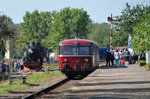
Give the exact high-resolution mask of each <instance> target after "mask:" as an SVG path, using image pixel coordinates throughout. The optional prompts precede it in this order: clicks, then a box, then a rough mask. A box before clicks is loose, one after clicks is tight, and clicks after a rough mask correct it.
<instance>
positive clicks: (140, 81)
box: [62, 65, 150, 99]
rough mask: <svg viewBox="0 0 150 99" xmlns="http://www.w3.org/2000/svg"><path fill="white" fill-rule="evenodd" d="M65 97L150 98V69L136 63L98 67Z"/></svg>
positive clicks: (71, 98)
mask: <svg viewBox="0 0 150 99" xmlns="http://www.w3.org/2000/svg"><path fill="white" fill-rule="evenodd" d="M62 97H63V99H150V71H145V70H144V69H143V68H142V67H138V66H136V65H128V66H121V67H119V68H115V67H103V68H100V69H97V70H96V71H95V72H93V73H92V74H90V75H89V76H88V77H87V78H85V79H84V80H82V81H81V82H79V83H78V84H76V85H74V86H72V87H71V88H69V89H67V90H66V91H65V93H63V94H62Z"/></svg>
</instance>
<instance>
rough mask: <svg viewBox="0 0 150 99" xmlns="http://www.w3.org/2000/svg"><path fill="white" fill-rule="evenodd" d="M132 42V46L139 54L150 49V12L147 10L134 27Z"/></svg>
mask: <svg viewBox="0 0 150 99" xmlns="http://www.w3.org/2000/svg"><path fill="white" fill-rule="evenodd" d="M131 42H132V44H131V46H132V47H133V49H134V50H135V51H136V52H137V53H138V54H142V53H145V52H147V51H149V50H150V12H148V13H147V12H146V13H145V14H144V15H143V18H141V22H139V23H138V24H137V26H136V27H134V28H133V35H132V41H131Z"/></svg>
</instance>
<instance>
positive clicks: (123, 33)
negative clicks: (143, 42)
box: [113, 3, 145, 46]
mask: <svg viewBox="0 0 150 99" xmlns="http://www.w3.org/2000/svg"><path fill="white" fill-rule="evenodd" d="M144 12H145V7H144V6H143V5H136V6H133V7H131V5H129V4H128V3H126V7H125V8H124V10H123V11H122V12H121V13H122V15H121V16H117V17H116V18H117V19H121V20H122V22H116V23H115V29H114V33H113V46H127V44H128V35H129V34H131V35H132V34H133V28H134V27H136V26H137V24H138V23H139V22H140V21H141V18H142V16H143V14H144ZM118 41H121V42H118Z"/></svg>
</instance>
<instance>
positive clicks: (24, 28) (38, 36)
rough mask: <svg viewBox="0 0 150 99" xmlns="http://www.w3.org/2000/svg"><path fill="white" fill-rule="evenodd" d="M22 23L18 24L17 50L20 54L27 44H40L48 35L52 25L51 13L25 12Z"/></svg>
mask: <svg viewBox="0 0 150 99" xmlns="http://www.w3.org/2000/svg"><path fill="white" fill-rule="evenodd" d="M23 20H24V22H22V23H21V24H20V29H21V34H20V36H19V40H18V41H17V43H18V45H19V46H18V48H19V49H20V52H22V50H23V47H24V46H25V45H26V43H29V42H38V43H42V40H43V39H45V37H46V36H48V35H49V33H50V29H51V25H52V13H51V12H38V11H37V10H35V11H33V12H32V13H30V12H28V11H27V12H26V14H25V16H24V17H23Z"/></svg>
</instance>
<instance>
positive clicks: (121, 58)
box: [105, 48, 134, 67]
mask: <svg viewBox="0 0 150 99" xmlns="http://www.w3.org/2000/svg"><path fill="white" fill-rule="evenodd" d="M105 56H106V66H114V65H115V66H116V67H119V66H122V65H125V64H129V63H131V64H133V63H134V52H133V50H132V49H130V51H129V49H127V48H124V49H122V50H120V49H117V48H116V49H115V50H113V49H110V50H107V51H106V53H105ZM114 63H115V64H114Z"/></svg>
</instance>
